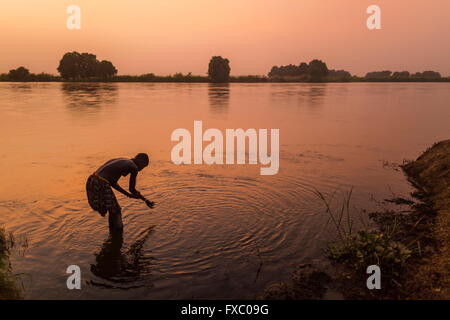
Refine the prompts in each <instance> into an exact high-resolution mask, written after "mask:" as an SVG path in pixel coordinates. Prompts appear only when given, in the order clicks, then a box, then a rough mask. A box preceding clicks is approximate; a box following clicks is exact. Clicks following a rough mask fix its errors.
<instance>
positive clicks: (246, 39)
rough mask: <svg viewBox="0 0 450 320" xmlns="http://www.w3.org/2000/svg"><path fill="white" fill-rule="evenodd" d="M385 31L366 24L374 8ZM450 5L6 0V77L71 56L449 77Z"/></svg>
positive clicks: (184, 68)
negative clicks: (215, 60)
mask: <svg viewBox="0 0 450 320" xmlns="http://www.w3.org/2000/svg"><path fill="white" fill-rule="evenodd" d="M71 4H76V5H79V6H80V7H81V30H68V29H67V28H66V20H67V18H68V14H67V13H66V8H67V7H68V6H69V5H71ZM372 4H376V5H379V6H380V7H381V10H382V30H374V31H370V30H368V29H367V27H366V19H367V17H368V14H367V13H366V9H367V7H368V6H369V5H372ZM448 12H450V2H449V1H447V0H429V1H424V0H412V1H409V2H408V3H407V4H405V3H403V4H402V3H399V2H392V1H388V0H377V1H373V0H347V1H345V3H341V1H334V0H333V1H332V0H328V1H322V2H320V3H318V2H317V1H315V0H303V1H294V0H280V1H276V2H275V1H268V0H263V1H261V0H258V1H257V0H246V1H238V0H229V1H227V2H226V3H225V2H212V1H207V0H194V1H191V2H189V3H186V2H185V1H181V0H170V1H168V0H165V1H163V0H154V1H152V2H151V3H149V2H147V3H142V2H141V1H137V0H129V1H127V2H125V1H104V0H99V1H96V2H95V3H93V2H92V1H87V0H76V1H66V0H60V1H57V0H41V1H34V2H32V3H30V2H29V1H26V0H14V1H12V0H3V1H2V4H1V5H0V21H1V22H0V26H1V28H2V44H3V45H2V59H1V60H0V73H6V72H8V71H9V70H10V69H13V68H17V67H18V66H25V67H27V68H28V69H30V71H31V72H33V73H40V72H47V73H52V74H56V73H57V70H56V68H57V66H58V63H59V60H60V59H61V57H62V56H63V54H64V53H66V52H69V51H79V52H90V53H94V54H96V55H97V57H98V58H99V59H100V60H109V61H111V62H113V63H114V65H115V66H116V67H117V69H118V71H119V74H131V75H134V74H144V73H155V74H159V75H168V74H174V73H176V72H182V73H188V72H192V73H193V74H198V75H205V74H206V72H207V65H208V61H209V59H210V58H211V56H213V55H221V56H223V57H226V58H228V59H229V60H230V62H231V73H232V75H245V74H257V75H264V74H267V72H269V71H270V69H271V68H272V66H274V65H278V66H279V65H287V64H298V63H300V62H303V61H304V62H309V61H310V60H312V59H316V58H317V59H321V60H323V61H325V62H326V63H327V65H328V67H329V68H330V69H345V70H347V71H350V72H351V73H352V74H355V75H365V74H366V73H367V72H370V71H380V70H391V71H403V70H407V71H410V72H412V73H414V72H422V71H425V70H434V71H438V72H440V73H441V74H442V76H449V75H450V60H449V57H450V43H449V42H448V41H444V39H443V36H442V35H443V34H445V31H448V30H450V21H449V20H448V19H447V13H448Z"/></svg>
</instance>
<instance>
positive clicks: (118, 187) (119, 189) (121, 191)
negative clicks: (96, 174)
mask: <svg viewBox="0 0 450 320" xmlns="http://www.w3.org/2000/svg"><path fill="white" fill-rule="evenodd" d="M111 187H112V188H114V189H116V190H117V191H119V192H120V193H122V194H124V195H126V196H127V197H128V198H135V199H138V198H139V197H137V196H136V195H134V194H131V193H129V192H127V191H126V190H124V189H122V187H121V186H119V185H118V184H117V183H116V184H114V185H111Z"/></svg>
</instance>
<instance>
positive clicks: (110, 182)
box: [86, 153, 153, 230]
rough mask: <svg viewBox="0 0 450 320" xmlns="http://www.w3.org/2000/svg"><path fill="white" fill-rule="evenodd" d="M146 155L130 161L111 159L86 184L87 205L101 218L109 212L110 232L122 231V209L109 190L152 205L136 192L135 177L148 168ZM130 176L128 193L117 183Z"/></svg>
mask: <svg viewBox="0 0 450 320" xmlns="http://www.w3.org/2000/svg"><path fill="white" fill-rule="evenodd" d="M148 162H149V159H148V155H147V154H145V153H139V154H138V155H136V156H135V157H134V158H132V159H127V158H117V159H112V160H109V161H108V162H106V163H105V164H104V165H102V166H101V167H100V168H98V169H97V171H95V172H94V173H93V174H91V175H90V176H89V178H88V180H87V182H86V193H87V198H88V202H89V205H90V206H91V208H92V209H93V210H95V211H98V213H100V214H101V216H102V217H104V216H105V215H106V213H107V212H109V217H108V221H109V228H110V229H111V230H122V229H123V223H122V208H121V207H120V205H119V203H118V202H117V199H116V196H115V195H114V192H113V191H112V189H111V188H114V189H116V190H117V191H119V192H120V193H122V194H124V195H126V196H127V197H129V198H133V199H142V200H145V201H146V203H147V205H149V206H150V204H153V203H152V202H151V201H149V200H146V199H145V198H144V197H143V196H142V195H141V194H140V193H139V191H137V190H136V176H137V174H138V172H139V171H141V170H142V169H144V168H145V167H147V166H148ZM129 174H130V185H129V191H130V192H128V191H126V190H124V189H122V188H121V187H120V186H119V185H118V184H117V181H118V180H119V179H120V177H121V176H123V177H125V176H127V175H129Z"/></svg>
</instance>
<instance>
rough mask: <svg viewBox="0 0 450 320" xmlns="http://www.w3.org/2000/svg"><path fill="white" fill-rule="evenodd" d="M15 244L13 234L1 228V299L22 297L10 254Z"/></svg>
mask: <svg viewBox="0 0 450 320" xmlns="http://www.w3.org/2000/svg"><path fill="white" fill-rule="evenodd" d="M13 246H14V238H13V236H12V234H9V233H7V232H6V231H5V230H4V229H2V228H0V300H11V299H21V298H22V291H21V290H20V287H19V285H18V283H17V279H16V277H15V275H13V274H12V271H11V264H10V262H9V255H10V253H11V248H12V247H13Z"/></svg>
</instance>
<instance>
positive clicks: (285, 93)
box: [271, 83, 328, 107]
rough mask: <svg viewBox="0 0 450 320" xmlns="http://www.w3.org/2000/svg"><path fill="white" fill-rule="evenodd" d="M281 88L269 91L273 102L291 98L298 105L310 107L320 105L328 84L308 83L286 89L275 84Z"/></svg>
mask: <svg viewBox="0 0 450 320" xmlns="http://www.w3.org/2000/svg"><path fill="white" fill-rule="evenodd" d="M277 87H279V88H280V89H281V90H274V91H272V92H271V99H272V100H273V101H274V103H276V102H278V101H286V100H292V101H294V102H296V103H297V104H298V105H307V106H310V107H315V106H320V105H322V104H323V103H324V100H325V97H326V94H327V89H328V84H326V83H320V84H309V85H304V84H303V85H302V84H300V85H298V86H292V87H290V88H288V89H287V90H286V88H285V87H283V85H280V84H277Z"/></svg>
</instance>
